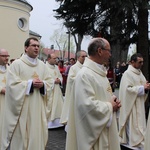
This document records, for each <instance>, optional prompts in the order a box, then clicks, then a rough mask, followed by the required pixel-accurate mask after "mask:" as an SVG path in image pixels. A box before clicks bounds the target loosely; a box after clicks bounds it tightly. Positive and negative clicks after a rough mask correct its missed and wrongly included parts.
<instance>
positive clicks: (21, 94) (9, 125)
mask: <svg viewBox="0 0 150 150" xmlns="http://www.w3.org/2000/svg"><path fill="white" fill-rule="evenodd" d="M39 44H40V43H39V41H38V40H37V39H36V38H34V37H31V38H28V39H27V40H26V41H25V45H24V46H25V54H23V55H22V56H21V58H20V59H16V60H15V61H14V62H13V63H12V64H11V65H10V68H9V70H8V72H7V77H6V81H7V82H6V94H5V108H4V110H5V111H4V120H3V127H2V141H1V143H2V145H1V147H0V149H1V150H6V149H9V150H45V147H46V144H47V140H48V129H47V115H48V114H47V112H48V110H47V105H48V103H49V95H50V90H51V86H52V82H51V77H50V75H49V73H48V70H47V68H46V65H45V64H44V62H42V61H41V60H38V59H37V56H38V53H39V46H40V45H39Z"/></svg>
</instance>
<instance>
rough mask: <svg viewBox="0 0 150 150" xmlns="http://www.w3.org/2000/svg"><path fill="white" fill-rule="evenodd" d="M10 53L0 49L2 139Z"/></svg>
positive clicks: (0, 127) (0, 119) (0, 133)
mask: <svg viewBox="0 0 150 150" xmlns="http://www.w3.org/2000/svg"><path fill="white" fill-rule="evenodd" d="M8 58H9V54H8V51H7V50H5V49H0V140H1V136H2V132H1V131H2V126H1V125H2V118H3V113H4V100H5V87H6V73H7V69H8V67H7V64H8Z"/></svg>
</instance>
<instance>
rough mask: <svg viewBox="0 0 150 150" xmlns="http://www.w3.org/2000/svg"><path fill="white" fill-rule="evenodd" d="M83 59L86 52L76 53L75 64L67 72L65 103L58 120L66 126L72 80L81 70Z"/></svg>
mask: <svg viewBox="0 0 150 150" xmlns="http://www.w3.org/2000/svg"><path fill="white" fill-rule="evenodd" d="M85 57H87V52H86V51H84V50H81V51H78V52H77V54H76V58H77V62H76V63H75V64H74V65H73V66H71V68H70V70H69V74H68V77H67V85H66V93H65V101H64V105H63V110H62V114H61V118H60V123H62V124H67V121H68V115H69V107H70V101H71V94H70V93H71V90H72V86H73V82H74V79H75V77H76V75H77V73H78V71H79V70H80V69H81V68H82V65H83V63H84V60H85Z"/></svg>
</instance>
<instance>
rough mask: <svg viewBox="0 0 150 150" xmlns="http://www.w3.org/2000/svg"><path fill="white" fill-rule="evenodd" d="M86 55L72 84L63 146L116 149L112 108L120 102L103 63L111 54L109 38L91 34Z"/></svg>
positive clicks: (75, 149)
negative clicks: (113, 91) (92, 36)
mask: <svg viewBox="0 0 150 150" xmlns="http://www.w3.org/2000/svg"><path fill="white" fill-rule="evenodd" d="M88 55H89V58H85V61H84V64H83V67H82V68H81V70H80V71H79V72H78V74H77V76H76V78H75V81H74V84H73V86H72V87H73V90H72V93H71V95H72V100H71V102H70V109H69V119H68V123H67V125H68V129H67V140H66V150H120V145H119V136H118V131H117V123H116V113H115V112H116V111H117V110H118V109H119V108H120V106H121V104H120V101H119V100H118V99H117V98H116V96H115V95H113V94H112V89H111V86H110V83H109V81H108V79H107V71H106V68H105V67H104V66H103V64H105V63H107V62H108V61H109V59H110V56H111V52H110V44H109V42H108V41H107V40H106V39H103V38H93V39H92V41H91V42H90V44H89V46H88Z"/></svg>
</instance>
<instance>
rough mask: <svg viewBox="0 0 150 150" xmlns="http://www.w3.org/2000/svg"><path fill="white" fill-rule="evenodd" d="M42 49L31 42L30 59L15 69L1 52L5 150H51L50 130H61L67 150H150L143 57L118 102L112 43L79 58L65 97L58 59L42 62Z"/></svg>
mask: <svg viewBox="0 0 150 150" xmlns="http://www.w3.org/2000/svg"><path fill="white" fill-rule="evenodd" d="M39 44H40V43H39V41H38V40H37V39H36V38H34V37H31V38H28V39H27V40H26V41H25V43H24V54H23V55H22V56H21V57H20V58H19V59H16V60H15V61H13V62H12V64H10V65H8V58H9V53H8V51H7V50H6V49H3V48H0V150H45V148H46V144H47V141H48V129H52V128H58V127H61V126H65V131H66V134H67V139H66V150H149V148H150V142H149V136H150V117H149V118H148V121H147V122H146V118H145V102H146V100H147V97H148V93H149V89H150V83H149V82H148V81H146V79H145V77H144V75H143V74H142V72H141V70H140V69H141V67H142V65H143V57H142V55H141V54H139V53H136V54H133V55H132V56H131V59H130V64H129V66H128V69H127V70H126V71H125V72H124V74H123V76H122V79H121V83H120V88H119V97H118V98H117V97H116V96H115V95H114V94H113V92H112V89H111V86H110V83H109V81H108V79H107V69H106V67H105V65H106V64H107V63H108V62H109V60H110V57H111V52H110V51H111V48H110V44H109V42H108V41H107V40H106V39H104V38H93V39H92V40H91V42H90V43H89V45H88V52H86V51H84V50H81V51H79V52H77V53H76V59H77V60H76V63H75V64H74V65H72V66H71V67H70V70H69V73H68V76H67V85H66V92H65V97H63V94H62V91H61V84H62V80H63V79H62V75H61V73H60V70H59V68H58V66H57V65H56V64H57V57H56V55H55V54H54V53H53V54H49V55H48V57H47V61H46V63H44V62H42V61H41V60H39V59H38V58H37V57H38V54H39V47H40V45H39ZM117 118H119V119H117Z"/></svg>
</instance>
